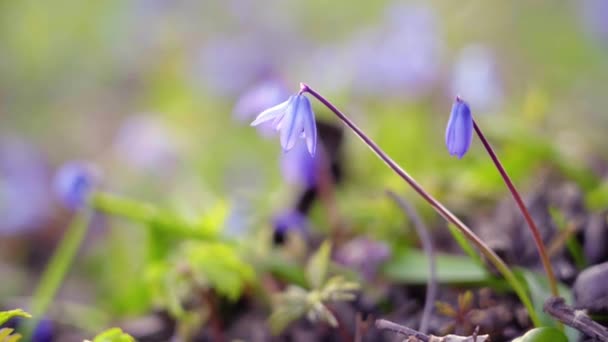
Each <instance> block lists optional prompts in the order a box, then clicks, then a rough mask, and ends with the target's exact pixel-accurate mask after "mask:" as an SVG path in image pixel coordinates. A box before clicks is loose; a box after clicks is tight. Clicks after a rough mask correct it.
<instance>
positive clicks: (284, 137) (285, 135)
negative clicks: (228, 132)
mask: <svg viewBox="0 0 608 342" xmlns="http://www.w3.org/2000/svg"><path fill="white" fill-rule="evenodd" d="M271 120H272V125H273V127H274V128H275V129H276V130H277V131H279V132H280V137H281V146H282V147H283V150H284V151H289V150H291V149H292V148H293V147H294V146H295V145H296V143H297V142H298V139H299V138H304V139H305V140H306V148H307V149H308V153H310V155H314V154H315V151H316V148H317V126H316V124H315V114H314V112H313V111H312V106H311V104H310V100H308V98H307V97H306V96H304V95H302V94H298V95H293V96H290V97H289V99H288V100H287V101H285V102H283V103H279V104H278V105H276V106H274V107H271V108H268V109H266V110H265V111H263V112H262V113H260V115H258V117H257V118H256V119H255V120H254V121H253V122H252V123H251V126H257V125H259V124H261V123H264V122H268V121H271Z"/></svg>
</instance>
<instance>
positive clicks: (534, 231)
mask: <svg viewBox="0 0 608 342" xmlns="http://www.w3.org/2000/svg"><path fill="white" fill-rule="evenodd" d="M473 127H475V132H477V136H479V140H481V142H482V143H483V146H484V147H485V149H486V151H488V154H489V155H490V157H491V158H492V161H493V162H494V165H495V166H496V168H497V169H498V172H499V173H500V175H501V177H502V179H503V180H504V181H505V184H506V185H507V188H509V191H510V192H511V195H513V199H515V202H516V203H517V206H518V207H519V210H520V211H521V213H522V214H523V215H524V219H525V220H526V222H527V223H528V227H530V231H531V232H532V236H533V237H534V243H536V248H537V249H538V254H540V259H541V261H542V263H543V267H544V268H545V272H546V273H547V278H549V286H550V288H551V294H552V295H553V296H554V297H557V296H559V293H558V291H557V281H556V280H555V274H554V273H553V268H552V267H551V262H550V261H549V257H548V255H547V251H546V249H545V244H544V243H543V239H542V238H541V236H540V232H539V231H538V228H537V227H536V224H535V223H534V220H532V216H531V215H530V212H529V211H528V208H526V205H525V204H524V201H523V200H522V198H521V196H520V195H519V192H518V191H517V189H516V188H515V185H513V182H512V181H511V178H510V177H509V175H508V174H507V171H506V170H505V168H504V167H503V166H502V163H501V162H500V160H499V159H498V156H497V155H496V153H495V152H494V149H493V148H492V146H490V143H489V142H488V140H487V139H486V137H485V136H484V135H483V132H482V131H481V129H480V128H479V126H478V125H477V122H475V120H473Z"/></svg>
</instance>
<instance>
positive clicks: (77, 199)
mask: <svg viewBox="0 0 608 342" xmlns="http://www.w3.org/2000/svg"><path fill="white" fill-rule="evenodd" d="M97 182H98V173H97V170H96V169H95V167H94V166H93V165H90V164H87V163H83V162H70V163H67V164H64V165H63V166H61V168H59V170H58V171H57V174H56V175H55V183H54V187H55V193H56V195H57V197H58V198H59V200H60V201H61V204H63V205H64V206H65V207H66V208H68V209H70V210H78V209H81V208H83V207H84V206H86V204H87V201H88V199H89V196H90V195H91V192H92V191H93V189H94V188H95V186H96V185H97Z"/></svg>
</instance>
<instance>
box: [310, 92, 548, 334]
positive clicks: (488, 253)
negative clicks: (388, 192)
mask: <svg viewBox="0 0 608 342" xmlns="http://www.w3.org/2000/svg"><path fill="white" fill-rule="evenodd" d="M301 89H302V90H301V91H302V92H308V93H309V94H311V95H312V96H314V97H315V98H316V99H317V100H319V101H320V102H321V103H323V105H325V106H326V107H327V108H329V110H331V111H332V112H333V113H334V114H336V116H337V117H338V118H339V119H340V120H342V122H344V123H345V124H346V125H347V126H348V127H349V128H350V129H351V130H353V132H355V134H356V135H357V136H358V137H359V138H360V139H361V140H363V142H364V143H365V144H366V145H367V146H368V147H369V148H370V149H371V150H372V151H373V152H374V153H375V154H376V155H377V156H378V157H379V158H380V159H381V160H382V161H383V162H384V163H385V164H386V165H387V166H388V167H389V168H391V169H392V170H393V171H394V172H395V173H396V174H397V175H399V176H400V177H401V178H402V179H403V180H404V181H405V182H407V183H408V184H409V185H410V187H412V188H413V189H414V191H416V192H417V193H418V194H419V195H420V196H421V197H422V198H423V199H424V200H425V201H427V202H428V203H429V204H430V205H431V207H433V209H435V211H437V213H439V215H441V216H442V217H443V218H444V219H445V220H447V221H449V222H451V223H453V224H454V225H455V226H456V227H457V228H458V229H459V230H460V231H461V232H462V234H463V235H465V236H466V237H467V239H469V241H471V242H472V243H473V244H474V245H475V246H477V248H478V249H479V250H480V251H481V253H483V255H484V256H485V257H486V258H488V260H489V261H490V262H491V263H492V264H493V265H494V266H495V267H496V268H497V269H498V271H499V272H500V273H501V274H502V275H503V277H505V279H506V280H507V281H508V282H509V284H510V285H511V287H512V288H513V290H514V291H515V293H517V295H518V296H519V299H520V300H521V301H522V303H523V305H524V306H525V307H526V309H527V310H528V314H529V315H530V319H531V320H532V322H533V323H534V325H535V326H541V324H540V321H539V319H538V316H537V315H536V312H535V311H534V307H533V306H532V302H531V301H530V299H529V298H528V295H527V293H526V291H525V289H524V287H523V286H522V284H521V283H520V281H519V280H518V279H517V277H515V274H513V272H512V271H511V269H509V267H508V266H507V264H505V263H504V261H502V259H501V258H500V257H499V256H498V255H497V254H496V253H494V251H492V249H490V247H488V246H487V245H486V244H485V243H484V242H483V241H482V240H481V239H480V238H479V237H478V236H477V235H475V233H474V232H473V231H472V230H471V229H470V228H469V227H467V226H466V225H465V224H464V223H463V222H462V221H460V219H458V217H456V216H455V215H454V214H452V212H450V211H449V210H448V209H447V208H445V207H444V206H443V205H442V204H441V203H440V202H439V201H437V200H436V199H435V198H434V197H433V196H431V195H430V194H429V193H427V192H426V191H425V190H424V189H423V188H422V186H420V185H419V184H418V182H416V180H415V179H414V178H413V177H412V176H410V175H409V174H408V173H407V172H405V170H403V169H402V168H401V167H400V166H399V165H398V164H397V163H396V162H395V161H394V160H393V159H391V157H389V156H388V155H387V154H386V153H385V152H384V151H383V150H382V149H381V148H380V147H379V146H378V145H377V144H376V143H375V142H374V141H373V140H372V139H370V138H369V137H368V136H367V135H365V133H363V131H362V130H361V129H360V128H359V127H357V125H355V123H354V122H352V121H351V120H350V119H349V118H348V117H346V115H344V114H343V113H342V112H340V110H339V109H338V108H337V107H335V106H334V105H333V104H332V103H331V102H329V101H328V100H326V99H325V98H324V97H323V96H322V95H321V94H319V93H317V92H316V91H315V90H314V89H312V88H310V87H309V86H308V85H306V84H303V83H302V84H301Z"/></svg>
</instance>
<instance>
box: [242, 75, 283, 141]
mask: <svg viewBox="0 0 608 342" xmlns="http://www.w3.org/2000/svg"><path fill="white" fill-rule="evenodd" d="M287 97H289V90H288V89H287V87H286V86H285V84H284V83H283V82H281V81H279V80H277V79H273V78H267V79H265V80H264V81H262V82H260V83H257V84H256V85H254V86H253V87H252V88H250V89H248V90H247V91H245V92H244V93H243V94H242V95H241V97H240V98H239V99H238V101H237V102H236V105H235V106H234V110H233V113H234V116H235V118H236V119H237V120H251V118H253V117H255V116H256V115H257V114H259V113H261V112H262V111H264V110H265V109H267V108H270V107H273V106H275V105H277V104H279V103H281V102H283V100H284V99H285V98H287ZM258 129H259V131H260V133H261V134H262V135H264V136H270V135H271V134H272V133H274V129H273V127H272V123H271V122H266V123H265V124H260V125H259V126H258Z"/></svg>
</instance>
